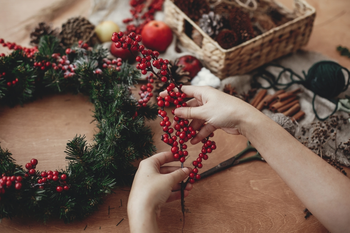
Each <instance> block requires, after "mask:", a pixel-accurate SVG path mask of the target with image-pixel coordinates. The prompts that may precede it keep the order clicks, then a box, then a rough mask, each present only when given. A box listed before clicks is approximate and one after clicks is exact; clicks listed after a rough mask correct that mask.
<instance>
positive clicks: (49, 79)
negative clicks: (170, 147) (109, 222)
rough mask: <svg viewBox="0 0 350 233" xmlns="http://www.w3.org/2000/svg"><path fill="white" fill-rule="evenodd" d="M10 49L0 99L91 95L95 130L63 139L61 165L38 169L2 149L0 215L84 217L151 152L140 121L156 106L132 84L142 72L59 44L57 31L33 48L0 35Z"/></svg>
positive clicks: (102, 54)
mask: <svg viewBox="0 0 350 233" xmlns="http://www.w3.org/2000/svg"><path fill="white" fill-rule="evenodd" d="M0 44H2V45H3V46H7V47H8V48H9V49H13V50H14V51H13V52H12V53H10V54H9V55H5V54H1V55H0V101H1V103H2V104H7V105H9V106H14V105H16V104H21V105H22V104H24V103H26V102H27V101H32V100H35V99H36V98H41V97H43V96H45V93H52V92H74V93H83V94H85V95H87V96H89V98H90V100H91V102H92V103H93V105H94V107H95V109H94V111H93V113H94V115H93V117H94V119H95V120H96V122H97V128H98V129H99V130H98V133H96V134H95V135H94V142H93V143H92V144H88V143H87V141H86V139H85V137H84V136H78V135H77V136H76V137H74V138H73V139H72V140H71V141H69V142H68V143H67V146H66V150H65V153H66V154H67V157H66V159H68V160H69V163H68V166H67V167H66V169H65V170H63V169H62V170H60V171H38V170H36V169H35V167H36V165H37V163H38V160H36V159H32V160H31V161H30V162H28V163H27V164H26V165H25V166H22V165H19V164H16V163H15V160H14V159H13V157H12V154H11V153H10V152H9V151H8V150H7V149H4V148H1V147H0V218H12V217H24V216H35V217H36V218H37V219H39V220H43V221H47V220H48V219H49V218H50V217H59V218H61V219H63V220H64V221H65V222H71V221H73V220H75V219H82V218H84V217H86V216H87V215H89V214H91V213H92V212H93V211H95V210H96V209H97V207H98V204H100V203H101V202H102V199H103V196H105V195H106V194H109V193H111V192H112V190H113V188H115V187H116V186H118V185H124V184H127V183H129V182H131V180H132V176H133V174H134V172H135V168H134V166H133V165H132V162H134V161H135V160H138V159H142V158H144V157H145V156H150V155H151V154H153V153H154V152H155V147H154V145H153V140H152V133H151V130H150V129H149V128H148V127H146V126H145V120H146V119H154V118H156V116H157V107H156V106H154V105H150V104H148V105H147V106H146V107H140V105H139V104H138V102H137V100H136V99H134V98H133V97H132V95H131V91H130V87H131V86H132V85H134V84H135V83H136V81H137V79H138V78H139V76H140V72H139V71H137V70H136V69H134V68H133V67H131V66H130V65H128V64H126V63H122V62H121V60H118V59H112V60H110V59H107V56H108V51H107V50H106V49H104V48H102V47H100V46H96V47H94V48H92V47H89V45H88V44H86V43H83V42H82V41H79V43H78V44H75V45H73V46H71V47H70V48H64V47H63V45H62V43H60V40H59V39H58V37H56V36H55V35H45V36H42V37H41V38H40V42H39V45H38V46H37V47H34V48H22V47H21V46H18V45H16V44H14V43H10V42H5V41H4V40H3V39H0Z"/></svg>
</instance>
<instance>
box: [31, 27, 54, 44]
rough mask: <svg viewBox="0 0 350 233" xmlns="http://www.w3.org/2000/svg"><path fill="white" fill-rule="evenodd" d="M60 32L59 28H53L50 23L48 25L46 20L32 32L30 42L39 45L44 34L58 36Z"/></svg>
mask: <svg viewBox="0 0 350 233" xmlns="http://www.w3.org/2000/svg"><path fill="white" fill-rule="evenodd" d="M58 34H59V31H58V28H55V29H52V28H51V26H50V25H47V24H46V23H45V22H41V23H39V24H38V26H36V27H35V28H34V30H33V31H32V32H31V33H30V44H31V45H32V46H37V45H38V44H39V42H40V38H41V37H42V36H49V35H52V36H56V37H57V36H58Z"/></svg>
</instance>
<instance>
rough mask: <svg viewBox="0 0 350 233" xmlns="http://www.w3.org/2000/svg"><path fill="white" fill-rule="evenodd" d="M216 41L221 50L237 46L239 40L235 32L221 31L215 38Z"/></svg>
mask: <svg viewBox="0 0 350 233" xmlns="http://www.w3.org/2000/svg"><path fill="white" fill-rule="evenodd" d="M216 41H217V42H218V44H219V45H220V46H221V48H223V49H230V48H232V47H234V46H236V45H238V44H239V42H240V39H239V37H238V35H237V33H236V32H235V31H232V30H229V29H223V30H221V32H220V33H219V34H218V36H217V37H216Z"/></svg>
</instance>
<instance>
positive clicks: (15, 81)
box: [0, 72, 18, 87]
mask: <svg viewBox="0 0 350 233" xmlns="http://www.w3.org/2000/svg"><path fill="white" fill-rule="evenodd" d="M5 75H6V72H2V74H0V80H1V79H2V78H3V77H4V76H5ZM16 83H18V78H15V79H14V80H12V82H7V83H6V84H7V86H8V87H11V86H14V85H16Z"/></svg>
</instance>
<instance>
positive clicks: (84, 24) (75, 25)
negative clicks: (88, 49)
mask: <svg viewBox="0 0 350 233" xmlns="http://www.w3.org/2000/svg"><path fill="white" fill-rule="evenodd" d="M60 36H61V44H62V45H63V46H65V47H71V46H72V45H73V44H74V43H76V42H78V41H79V40H82V41H83V42H85V43H87V44H89V45H90V46H91V45H94V44H97V43H98V39H97V36H96V34H95V26H94V25H93V24H92V23H90V21H89V20H87V19H86V18H83V17H74V18H70V19H68V21H67V22H66V23H64V24H63V25H62V31H61V33H60Z"/></svg>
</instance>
